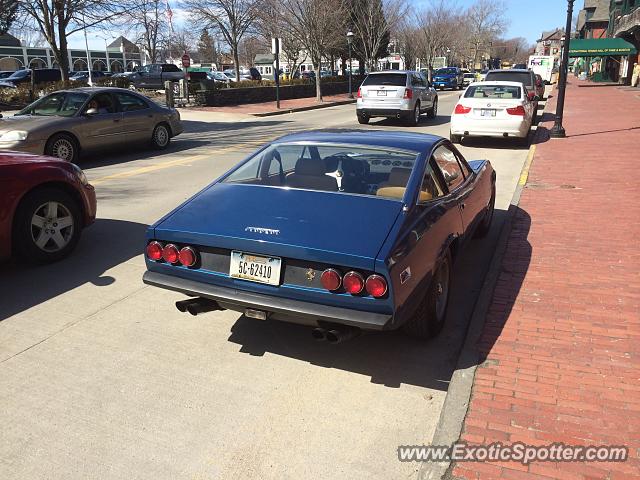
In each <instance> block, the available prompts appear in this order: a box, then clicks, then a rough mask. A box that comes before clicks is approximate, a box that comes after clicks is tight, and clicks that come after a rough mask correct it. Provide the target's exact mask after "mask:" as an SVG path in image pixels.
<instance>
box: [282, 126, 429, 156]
mask: <svg viewBox="0 0 640 480" xmlns="http://www.w3.org/2000/svg"><path fill="white" fill-rule="evenodd" d="M440 140H442V137H439V136H437V135H429V134H424V133H411V132H402V131H393V132H385V131H382V130H365V129H324V130H313V131H310V132H300V133H291V134H289V135H285V136H283V137H280V138H278V139H276V140H274V141H273V143H288V142H318V143H347V144H354V145H362V146H368V145H370V146H374V147H391V148H398V149H401V150H411V151H414V152H418V151H427V150H431V148H432V147H433V145H434V144H435V143H437V142H439V141H440Z"/></svg>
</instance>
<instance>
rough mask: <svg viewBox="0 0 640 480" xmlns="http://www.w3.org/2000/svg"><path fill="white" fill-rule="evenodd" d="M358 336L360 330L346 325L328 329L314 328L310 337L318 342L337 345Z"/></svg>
mask: <svg viewBox="0 0 640 480" xmlns="http://www.w3.org/2000/svg"><path fill="white" fill-rule="evenodd" d="M359 335H360V329H359V328H356V327H350V326H348V325H335V326H332V327H330V328H323V327H316V328H314V329H313V330H311V336H312V337H313V338H314V339H315V340H317V341H319V342H322V341H327V342H329V343H332V344H334V345H335V344H338V343H342V342H346V341H347V340H351V339H352V338H356V337H357V336H359Z"/></svg>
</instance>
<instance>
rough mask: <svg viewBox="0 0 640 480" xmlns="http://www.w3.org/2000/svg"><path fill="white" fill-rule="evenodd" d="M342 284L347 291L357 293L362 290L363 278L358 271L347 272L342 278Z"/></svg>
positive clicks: (352, 293)
mask: <svg viewBox="0 0 640 480" xmlns="http://www.w3.org/2000/svg"><path fill="white" fill-rule="evenodd" d="M342 285H344V289H345V291H346V292H347V293H350V294H351V295H358V294H359V293H361V292H362V290H364V278H362V275H360V274H359V273H358V272H347V273H345V274H344V277H343V278H342Z"/></svg>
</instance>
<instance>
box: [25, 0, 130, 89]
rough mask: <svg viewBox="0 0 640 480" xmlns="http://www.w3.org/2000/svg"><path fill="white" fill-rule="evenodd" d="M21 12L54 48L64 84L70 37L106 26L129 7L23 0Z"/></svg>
mask: <svg viewBox="0 0 640 480" xmlns="http://www.w3.org/2000/svg"><path fill="white" fill-rule="evenodd" d="M20 10H21V11H22V13H23V14H25V15H27V16H28V17H30V18H31V19H33V21H34V22H35V23H36V24H37V25H38V29H39V30H40V32H41V33H42V35H43V36H44V37H45V38H46V40H47V43H48V44H49V46H50V47H51V51H52V52H53V57H54V59H55V61H56V63H57V64H58V66H59V68H60V73H61V74H62V79H63V81H64V82H68V81H69V46H68V40H67V39H68V37H69V35H71V34H73V33H76V32H81V31H82V30H84V29H85V28H89V27H94V26H98V25H100V24H104V23H106V22H108V21H109V20H111V19H112V18H113V17H114V16H117V15H120V14H122V13H123V12H125V11H126V7H123V5H122V4H120V3H118V2H105V1H98V0H54V1H45V0H21V1H20ZM88 67H89V68H91V65H89V66H88Z"/></svg>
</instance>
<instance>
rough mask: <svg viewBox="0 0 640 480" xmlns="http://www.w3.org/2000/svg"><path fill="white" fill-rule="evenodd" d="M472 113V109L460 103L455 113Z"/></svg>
mask: <svg viewBox="0 0 640 480" xmlns="http://www.w3.org/2000/svg"><path fill="white" fill-rule="evenodd" d="M470 111H471V107H465V106H464V105H461V104H459V103H458V104H457V105H456V109H455V110H454V111H453V113H455V114H456V115H464V114H466V113H469V112H470Z"/></svg>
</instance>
